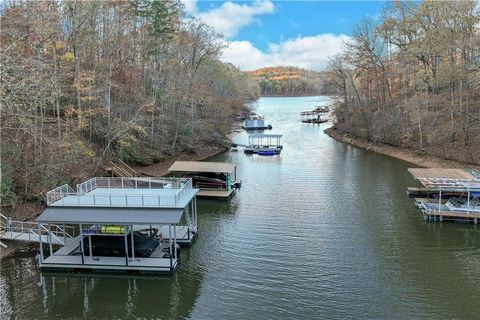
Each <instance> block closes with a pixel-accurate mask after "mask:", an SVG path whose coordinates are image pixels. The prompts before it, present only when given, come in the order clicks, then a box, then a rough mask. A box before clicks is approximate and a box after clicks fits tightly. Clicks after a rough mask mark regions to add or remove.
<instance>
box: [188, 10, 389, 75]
mask: <svg viewBox="0 0 480 320" xmlns="http://www.w3.org/2000/svg"><path fill="white" fill-rule="evenodd" d="M182 2H183V3H184V5H185V8H186V11H187V13H188V14H189V15H191V16H195V17H197V18H200V19H202V20H203V21H204V22H205V23H206V24H208V25H210V26H212V27H213V28H215V30H216V31H217V32H219V33H221V34H223V35H224V37H225V38H226V39H227V40H228V41H229V47H228V48H227V49H226V50H225V51H224V53H223V56H222V59H223V60H224V61H227V62H231V63H233V64H234V65H236V66H238V67H240V68H241V69H242V70H253V69H257V68H261V67H267V66H278V65H289V66H298V67H301V68H306V69H311V70H319V71H320V70H323V69H324V68H325V66H326V65H327V63H328V57H329V56H331V55H334V54H336V53H338V52H339V51H340V50H341V48H342V45H343V42H344V41H346V40H348V39H349V35H350V34H351V32H352V27H353V26H354V25H355V24H356V23H358V22H359V21H360V20H361V19H362V17H364V16H370V17H376V16H378V14H379V13H380V11H381V10H382V8H383V7H384V5H385V3H384V2H378V1H270V0H258V1H198V0H182Z"/></svg>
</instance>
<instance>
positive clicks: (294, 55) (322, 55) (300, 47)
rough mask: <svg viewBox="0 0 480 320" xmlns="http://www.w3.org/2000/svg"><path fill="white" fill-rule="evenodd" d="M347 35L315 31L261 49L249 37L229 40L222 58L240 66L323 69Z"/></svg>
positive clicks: (339, 50)
mask: <svg viewBox="0 0 480 320" xmlns="http://www.w3.org/2000/svg"><path fill="white" fill-rule="evenodd" d="M349 40H350V37H349V36H347V35H344V34H341V35H334V34H331V33H324V34H318V35H315V36H308V37H301V36H299V37H297V38H296V39H288V40H285V41H282V42H280V43H272V44H270V45H269V48H268V50H267V51H265V52H264V51H261V50H259V49H258V48H256V47H255V46H253V45H252V43H251V42H249V41H232V42H230V45H229V47H228V48H227V49H225V50H224V52H223V55H222V60H223V61H225V62H230V63H232V64H234V65H235V66H238V67H239V68H240V69H241V70H253V69H258V68H261V67H273V66H297V67H300V68H305V69H309V70H317V71H321V70H325V68H326V66H327V64H328V60H329V57H331V56H333V55H336V54H338V53H340V52H341V51H342V49H343V44H344V42H346V41H349Z"/></svg>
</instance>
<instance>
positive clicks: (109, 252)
mask: <svg viewBox="0 0 480 320" xmlns="http://www.w3.org/2000/svg"><path fill="white" fill-rule="evenodd" d="M182 216H183V210H182V209H165V208H156V209H130V208H123V209H119V208H65V207H49V208H47V209H46V210H45V211H44V212H43V213H42V214H41V215H40V216H39V217H38V219H37V222H38V224H39V226H45V227H47V228H49V226H50V225H51V224H61V225H68V226H75V227H77V228H78V230H80V235H79V236H77V237H74V238H70V239H68V240H66V241H65V245H64V246H63V247H61V248H60V249H58V250H56V251H54V250H53V242H52V237H50V239H48V245H49V247H50V250H49V252H50V256H48V257H45V255H44V250H43V246H42V245H40V259H39V265H40V267H41V268H44V269H45V268H46V269H57V270H58V269H60V270H65V269H67V270H74V269H83V270H85V269H90V270H103V271H138V272H152V273H156V272H158V273H165V272H166V273H172V272H173V271H174V270H175V269H176V267H177V262H178V259H179V257H178V252H177V249H176V248H177V235H176V231H177V229H176V228H175V227H177V226H178V223H179V222H180V220H181V218H182ZM140 225H141V226H144V228H142V229H146V230H151V229H152V228H151V226H152V225H159V226H162V228H166V229H165V230H168V233H167V235H168V238H166V239H165V238H164V239H163V240H162V239H157V238H154V237H153V234H152V235H148V236H147V235H144V236H143V235H142V237H141V239H146V240H148V241H144V242H143V243H142V242H140V241H138V242H137V239H136V238H135V237H136V234H135V232H134V230H135V229H138V228H139V227H138V226H140ZM94 237H96V238H97V239H100V241H103V239H105V241H107V240H108V241H107V242H106V244H102V245H103V247H102V246H99V243H96V242H95V241H97V240H95V241H94V240H93V238H94ZM139 237H140V236H139ZM136 242H137V244H136ZM96 244H98V246H96ZM145 244H148V246H147V245H145ZM109 246H110V247H109Z"/></svg>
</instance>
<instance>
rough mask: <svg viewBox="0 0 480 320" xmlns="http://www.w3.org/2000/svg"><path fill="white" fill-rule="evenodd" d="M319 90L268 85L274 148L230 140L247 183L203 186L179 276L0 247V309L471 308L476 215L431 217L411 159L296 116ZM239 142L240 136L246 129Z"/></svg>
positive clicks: (309, 312)
mask: <svg viewBox="0 0 480 320" xmlns="http://www.w3.org/2000/svg"><path fill="white" fill-rule="evenodd" d="M327 103H328V98H326V97H300V98H262V99H260V101H259V102H258V104H257V111H258V113H260V114H264V115H265V116H266V122H267V123H271V124H272V125H273V130H272V132H278V133H283V134H284V137H283V144H284V151H283V153H282V154H281V156H275V157H259V156H246V155H244V154H243V152H237V153H234V152H227V153H225V154H223V155H220V156H218V157H216V160H225V161H233V162H235V163H237V164H238V171H237V172H238V177H239V178H240V179H241V180H242V188H241V189H240V190H239V192H237V194H236V196H235V197H234V198H233V199H232V200H231V201H229V202H221V201H206V200H199V201H198V208H199V230H200V233H199V237H198V238H197V240H196V242H195V243H194V245H193V246H192V247H191V248H188V249H184V250H183V251H182V253H181V254H182V265H181V267H180V269H179V270H178V272H177V273H176V274H175V275H174V276H173V277H163V278H152V277H129V276H118V277H113V276H94V275H78V274H75V275H71V276H65V275H51V274H44V273H41V272H39V270H38V268H37V267H36V264H35V258H34V254H35V252H25V253H23V254H21V255H20V256H17V257H15V258H11V259H6V260H4V261H2V264H1V267H2V270H1V277H0V279H1V280H0V307H1V317H2V318H16V319H41V318H48V319H68V318H72V319H73V318H87V319H95V318H98V319H104V318H118V319H125V318H146V319H153V318H155V319H183V318H192V319H365V318H369V319H412V318H422V319H479V317H480V316H479V315H480V302H479V299H480V229H479V228H478V227H477V226H474V225H462V224H455V223H443V224H442V223H427V222H424V221H423V219H422V217H421V215H420V214H419V213H418V211H417V210H416V209H415V208H414V206H413V204H412V200H411V199H409V198H408V197H407V196H406V193H405V190H406V187H407V186H408V185H414V183H413V180H412V178H411V177H410V175H409V174H408V172H407V171H406V169H407V168H408V167H409V164H407V163H405V162H401V161H398V160H395V159H391V158H389V157H386V156H382V155H377V154H374V153H370V152H366V151H363V150H359V149H356V148H354V147H351V146H348V145H345V144H342V143H339V142H337V141H335V140H333V139H331V138H329V137H328V136H327V135H325V134H324V133H323V129H325V128H326V127H327V126H328V125H329V124H323V125H309V124H303V123H300V117H299V112H300V111H305V110H309V109H311V108H312V107H313V106H315V105H325V104H327ZM233 140H234V141H235V142H239V143H241V142H246V140H247V135H246V134H245V133H238V134H235V135H234V137H233Z"/></svg>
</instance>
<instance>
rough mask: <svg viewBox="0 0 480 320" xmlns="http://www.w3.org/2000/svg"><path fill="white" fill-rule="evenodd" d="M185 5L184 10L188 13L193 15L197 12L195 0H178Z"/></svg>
mask: <svg viewBox="0 0 480 320" xmlns="http://www.w3.org/2000/svg"><path fill="white" fill-rule="evenodd" d="M180 2H181V3H183V5H184V6H185V11H186V12H187V13H188V14H191V15H195V14H196V13H197V0H180Z"/></svg>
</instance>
